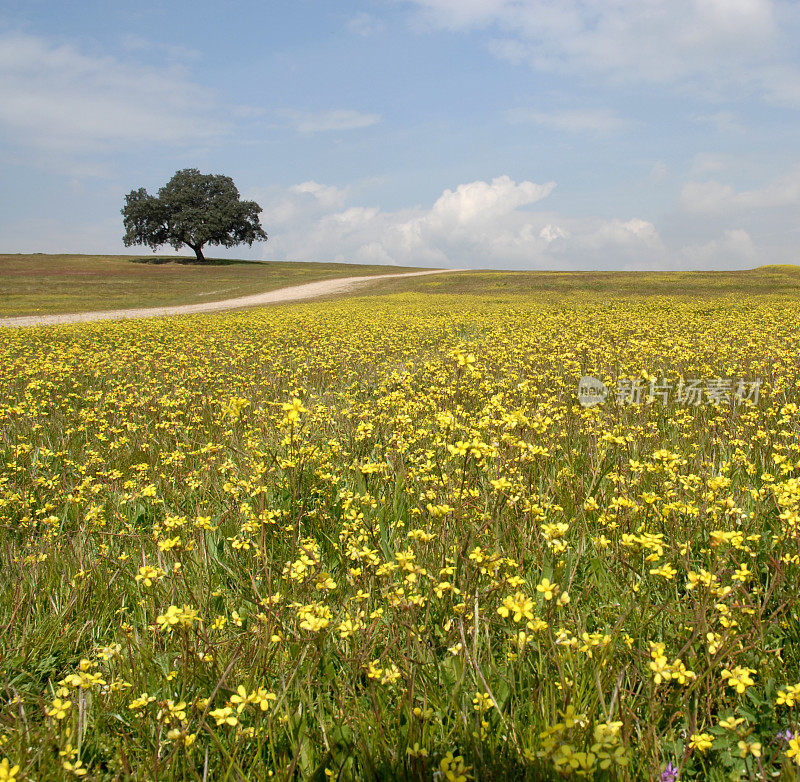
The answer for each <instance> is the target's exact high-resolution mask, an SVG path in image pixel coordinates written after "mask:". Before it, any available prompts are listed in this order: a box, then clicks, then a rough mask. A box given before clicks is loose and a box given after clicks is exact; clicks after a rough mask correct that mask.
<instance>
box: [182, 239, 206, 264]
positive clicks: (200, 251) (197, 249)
mask: <svg viewBox="0 0 800 782" xmlns="http://www.w3.org/2000/svg"><path fill="white" fill-rule="evenodd" d="M187 244H188V242H187ZM189 247H191V248H192V249H193V250H194V254H195V255H196V256H197V260H198V261H200V262H201V263H205V260H206V259H205V256H204V255H203V245H202V244H190V245H189Z"/></svg>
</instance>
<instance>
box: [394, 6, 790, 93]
mask: <svg viewBox="0 0 800 782" xmlns="http://www.w3.org/2000/svg"><path fill="white" fill-rule="evenodd" d="M399 1H400V2H403V3H404V4H406V5H413V6H414V7H416V8H417V9H418V10H419V11H420V12H421V19H422V20H423V21H424V23H426V24H429V25H434V26H437V27H440V28H445V29H450V30H458V29H474V28H485V29H487V30H488V31H489V33H490V35H491V36H492V41H491V44H490V48H491V50H492V51H493V52H494V53H495V54H496V55H498V56H501V57H505V58H507V59H510V60H512V61H514V62H520V61H526V62H528V63H530V64H531V65H532V66H533V67H534V68H536V69H540V70H548V71H562V72H577V73H581V74H583V75H585V76H588V77H589V78H594V77H597V76H604V77H606V78H610V79H611V80H613V81H618V82H626V83H631V82H639V83H673V84H678V85H680V86H681V87H682V88H685V87H687V86H689V85H691V86H693V87H695V88H697V89H699V90H702V91H713V92H718V91H720V90H723V89H726V88H728V89H730V88H732V89H736V90H737V92H738V93H739V94H741V92H742V91H743V90H752V91H756V92H758V93H760V94H761V95H762V96H763V97H765V98H767V99H770V100H773V101H775V102H783V103H786V104H791V105H797V104H798V102H800V87H798V86H797V85H798V84H800V80H799V79H798V73H799V71H798V68H797V67H796V65H795V64H793V63H792V61H791V57H792V55H791V52H792V50H793V49H792V47H793V40H792V32H791V29H792V27H793V25H795V24H796V23H797V18H796V14H797V10H796V9H795V8H793V6H792V4H788V3H785V2H781V0H646V2H643V0H615V1H614V2H608V0H399ZM787 20H789V21H790V22H791V24H789V23H787Z"/></svg>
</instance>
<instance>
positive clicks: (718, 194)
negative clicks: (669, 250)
mask: <svg viewBox="0 0 800 782" xmlns="http://www.w3.org/2000/svg"><path fill="white" fill-rule="evenodd" d="M799 204H800V168H797V169H795V170H793V171H791V172H789V173H788V174H785V175H783V176H781V177H778V178H776V179H774V180H773V181H771V182H768V183H767V184H766V185H764V186H763V187H760V188H757V189H754V190H742V191H737V190H735V189H734V188H733V187H731V186H730V185H725V184H722V183H720V182H717V181H714V180H710V181H706V182H687V183H686V184H685V185H684V186H683V189H682V191H681V205H682V207H683V208H684V209H685V210H686V211H687V212H689V213H691V214H698V215H721V214H730V213H732V212H740V211H745V210H759V209H775V208H779V207H786V206H796V205H799Z"/></svg>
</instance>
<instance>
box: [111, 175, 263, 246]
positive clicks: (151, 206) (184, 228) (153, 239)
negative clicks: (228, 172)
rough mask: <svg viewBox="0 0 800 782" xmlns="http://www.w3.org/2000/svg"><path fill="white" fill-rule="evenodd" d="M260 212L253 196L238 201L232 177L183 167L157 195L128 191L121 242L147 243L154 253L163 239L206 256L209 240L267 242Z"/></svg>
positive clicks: (248, 242)
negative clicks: (202, 172)
mask: <svg viewBox="0 0 800 782" xmlns="http://www.w3.org/2000/svg"><path fill="white" fill-rule="evenodd" d="M260 212H261V207H260V206H259V205H258V204H257V203H256V202H255V201H240V200H239V191H238V190H237V189H236V185H234V184H233V180H232V179H231V178H230V177H228V176H223V175H222V174H201V173H200V172H199V171H198V170H197V169H196V168H184V169H183V170H181V171H176V172H175V175H174V176H173V177H172V179H170V180H169V182H167V184H166V185H164V187H162V188H160V189H159V191H158V196H151V195H150V194H149V193H148V192H147V190H145V189H144V188H143V187H140V188H139V189H138V190H131V192H130V193H128V195H126V196H125V206H124V207H123V208H122V217H123V224H124V226H125V236H123V237H122V241H123V242H125V246H126V247H130V246H131V245H132V244H146V245H147V246H148V247H152V248H153V252H155V250H156V249H157V248H158V247H160V246H161V245H164V244H171V245H172V246H173V247H174V248H175V249H176V250H177V249H178V248H179V247H180V246H181V245H182V244H185V245H187V246H188V247H191V248H192V249H193V250H194V252H195V255H196V256H197V260H198V261H205V257H204V256H203V245H205V244H223V245H225V247H233V246H234V245H237V244H248V245H251V246H252V244H253V242H256V241H260V242H265V241H266V240H267V234H266V233H265V232H264V229H263V228H262V227H261V224H260V223H259V221H258V215H259V214H260Z"/></svg>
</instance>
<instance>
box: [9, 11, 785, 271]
mask: <svg viewBox="0 0 800 782" xmlns="http://www.w3.org/2000/svg"><path fill="white" fill-rule="evenodd" d="M799 34H800V4H798V3H796V2H787V1H786V0H363V1H362V2H354V3H348V4H338V3H331V2H330V1H329V0H328V2H325V1H324V0H295V2H286V3H284V2H263V1H262V2H208V0H194V1H193V2H191V3H190V2H170V3H167V4H162V3H153V2H149V1H148V0H144V1H143V2H139V3H136V4H131V3H114V2H92V1H91V0H88V1H84V2H81V3H79V4H68V3H60V2H45V1H44V0H6V2H5V3H4V6H3V8H2V9H1V10H0V176H1V177H2V181H3V187H2V189H0V251H2V252H126V250H125V248H124V247H123V245H122V243H121V235H122V225H121V217H120V214H119V210H120V208H121V206H122V202H123V197H124V195H125V193H126V192H128V191H129V190H131V189H133V188H137V187H141V186H144V187H147V188H148V190H150V191H151V192H154V191H156V190H157V189H158V187H159V186H160V185H162V184H164V183H165V182H166V181H167V180H168V179H169V177H170V176H171V175H172V174H173V173H174V172H175V171H176V170H177V169H180V168H184V167H197V168H199V169H200V170H201V171H204V172H212V173H224V174H228V175H230V176H232V177H233V179H234V181H235V182H236V184H237V186H238V187H239V189H240V191H241V192H242V194H243V196H245V197H248V198H254V199H256V200H257V201H258V202H259V203H260V204H261V206H262V207H263V208H264V212H263V214H262V223H263V225H264V227H265V229H266V230H267V232H268V233H269V235H270V241H269V242H267V243H266V244H260V245H254V246H253V247H252V248H248V247H246V246H245V247H240V248H236V249H233V250H225V249H224V248H209V250H208V251H207V253H206V254H207V255H210V256H212V257H222V256H229V257H247V258H264V259H289V260H318V261H327V260H344V261H352V262H370V263H401V264H414V265H425V266H444V265H449V266H457V267H472V268H508V269H525V268H531V269H534V268H552V269H593V268H619V269H637V268H639V269H661V268H663V269H669V268H680V269H691V268H744V267H752V266H756V265H759V264H762V263H797V262H798V254H797V251H796V250H797V247H798V243H799V242H800V134H798V120H799V119H800V50H798V47H797V46H796V45H795V42H796V41H797V40H800V35H799ZM141 251H142V252H148V251H147V249H146V248H142V249H141ZM128 252H129V251H128ZM188 252H190V251H188Z"/></svg>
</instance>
